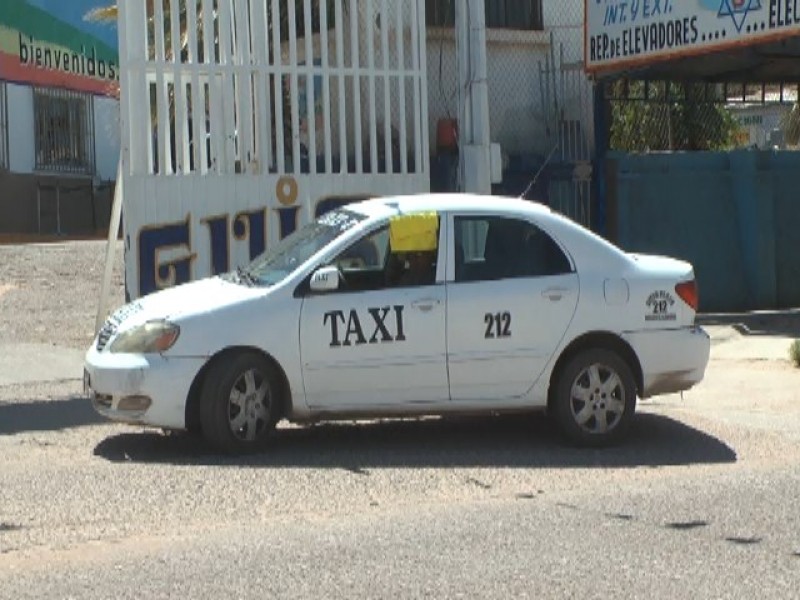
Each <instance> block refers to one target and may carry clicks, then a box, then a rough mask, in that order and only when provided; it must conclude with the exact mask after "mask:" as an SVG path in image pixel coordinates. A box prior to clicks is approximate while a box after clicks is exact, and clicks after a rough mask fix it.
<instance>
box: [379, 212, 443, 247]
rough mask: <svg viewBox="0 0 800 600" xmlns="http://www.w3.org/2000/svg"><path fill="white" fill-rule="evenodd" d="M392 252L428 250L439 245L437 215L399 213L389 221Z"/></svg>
mask: <svg viewBox="0 0 800 600" xmlns="http://www.w3.org/2000/svg"><path fill="white" fill-rule="evenodd" d="M389 243H390V245H391V248H392V252H430V251H431V250H436V248H438V247H439V215H438V214H436V213H435V212H430V213H418V214H413V215H399V216H397V217H392V219H391V220H390V221H389Z"/></svg>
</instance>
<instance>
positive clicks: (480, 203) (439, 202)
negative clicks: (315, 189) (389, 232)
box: [347, 194, 551, 217]
mask: <svg viewBox="0 0 800 600" xmlns="http://www.w3.org/2000/svg"><path fill="white" fill-rule="evenodd" d="M347 208H348V209H350V210H356V211H358V212H360V213H363V214H365V215H367V216H370V217H373V216H380V215H384V214H386V209H389V210H395V211H398V212H401V213H403V212H424V211H431V210H435V211H463V212H486V211H490V212H494V211H498V212H503V213H509V214H514V213H516V214H526V213H527V214H531V213H534V214H535V213H539V214H551V211H550V209H549V208H548V207H546V206H545V205H543V204H540V203H538V202H534V201H531V200H522V199H519V198H508V197H505V196H488V195H478V194H415V195H409V196H386V197H381V198H373V199H371V200H365V201H362V202H359V203H357V204H351V205H349V206H348V207H347Z"/></svg>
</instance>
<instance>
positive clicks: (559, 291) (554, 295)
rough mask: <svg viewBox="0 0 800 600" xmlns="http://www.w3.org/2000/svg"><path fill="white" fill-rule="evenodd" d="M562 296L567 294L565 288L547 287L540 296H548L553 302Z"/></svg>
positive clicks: (567, 291)
mask: <svg viewBox="0 0 800 600" xmlns="http://www.w3.org/2000/svg"><path fill="white" fill-rule="evenodd" d="M564 296H569V290H568V289H567V288H549V289H546V290H545V291H543V292H542V297H544V298H548V299H549V300H551V301H553V302H558V301H559V300H561V299H562V298H563V297H564Z"/></svg>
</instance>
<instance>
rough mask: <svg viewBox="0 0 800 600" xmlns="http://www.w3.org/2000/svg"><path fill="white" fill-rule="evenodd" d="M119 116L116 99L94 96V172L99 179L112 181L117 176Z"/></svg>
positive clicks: (119, 132) (119, 133)
mask: <svg viewBox="0 0 800 600" xmlns="http://www.w3.org/2000/svg"><path fill="white" fill-rule="evenodd" d="M119 116H120V115H119V101H118V100H115V99H114V98H103V97H102V96H96V97H95V99H94V148H95V174H96V177H97V178H98V179H99V180H100V181H113V180H115V179H116V178H117V164H118V163H119V153H120V135H121V131H120V123H119Z"/></svg>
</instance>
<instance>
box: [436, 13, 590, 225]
mask: <svg viewBox="0 0 800 600" xmlns="http://www.w3.org/2000/svg"><path fill="white" fill-rule="evenodd" d="M463 9H465V3H463V2H460V1H457V0H428V1H427V3H426V20H427V27H428V82H429V84H428V102H429V124H430V127H431V131H432V135H431V144H432V148H431V152H432V155H433V156H434V167H436V166H437V164H438V166H439V167H440V170H439V172H440V173H442V172H446V173H447V175H448V176H445V177H442V179H440V180H436V169H435V168H434V173H433V175H434V181H433V187H434V189H436V188H439V189H455V186H456V185H457V176H456V174H455V173H454V172H453V167H452V165H453V164H454V162H455V159H453V158H451V156H452V155H453V154H454V153H455V152H457V136H456V135H454V132H455V130H456V127H457V121H458V96H459V90H458V59H457V54H456V41H455V32H454V23H455V22H456V12H455V11H456V10H463ZM486 27H487V31H486V39H487V77H488V93H489V125H490V131H491V141H492V142H493V143H495V144H498V145H499V147H500V150H501V156H502V162H503V165H502V167H503V168H502V170H503V181H502V183H499V184H496V185H495V186H494V189H495V192H497V193H504V194H508V195H516V196H519V195H523V194H524V195H525V196H526V197H528V198H530V199H535V200H539V201H542V202H545V203H548V204H549V205H550V206H551V207H553V208H556V209H557V210H560V211H562V212H564V213H566V214H569V215H570V216H572V217H574V218H576V219H577V220H580V221H581V222H586V223H588V221H589V220H590V211H589V205H590V198H589V191H590V180H591V172H592V171H591V155H592V150H593V148H594V137H593V136H594V133H593V120H592V87H591V84H590V83H589V82H588V80H587V79H586V76H585V75H584V71H583V4H582V3H580V2H569V3H565V2H562V1H561V0H487V1H486Z"/></svg>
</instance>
